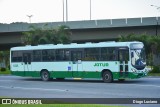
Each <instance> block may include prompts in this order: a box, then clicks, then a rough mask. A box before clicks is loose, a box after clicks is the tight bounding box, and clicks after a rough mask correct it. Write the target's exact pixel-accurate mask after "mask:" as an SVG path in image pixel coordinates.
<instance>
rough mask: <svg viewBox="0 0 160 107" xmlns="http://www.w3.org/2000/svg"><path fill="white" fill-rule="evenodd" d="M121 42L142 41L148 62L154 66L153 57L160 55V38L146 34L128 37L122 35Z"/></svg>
mask: <svg viewBox="0 0 160 107" xmlns="http://www.w3.org/2000/svg"><path fill="white" fill-rule="evenodd" d="M119 41H140V42H143V43H144V46H145V50H146V56H147V59H148V60H147V62H148V64H149V65H153V60H154V59H153V56H154V55H158V54H159V53H160V36H151V35H146V34H141V35H135V34H129V35H127V36H125V35H121V36H120V37H119Z"/></svg>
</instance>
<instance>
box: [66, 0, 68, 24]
mask: <svg viewBox="0 0 160 107" xmlns="http://www.w3.org/2000/svg"><path fill="white" fill-rule="evenodd" d="M67 21H68V2H67V0H66V22H67Z"/></svg>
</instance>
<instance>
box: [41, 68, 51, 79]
mask: <svg viewBox="0 0 160 107" xmlns="http://www.w3.org/2000/svg"><path fill="white" fill-rule="evenodd" d="M41 79H42V80H43V81H49V80H50V75H49V72H48V71H47V70H44V71H42V72H41Z"/></svg>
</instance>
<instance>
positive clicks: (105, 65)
mask: <svg viewBox="0 0 160 107" xmlns="http://www.w3.org/2000/svg"><path fill="white" fill-rule="evenodd" d="M107 66H109V64H108V63H95V64H94V67H107Z"/></svg>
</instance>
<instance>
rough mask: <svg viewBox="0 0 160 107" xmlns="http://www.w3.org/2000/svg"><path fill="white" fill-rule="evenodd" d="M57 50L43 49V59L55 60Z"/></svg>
mask: <svg viewBox="0 0 160 107" xmlns="http://www.w3.org/2000/svg"><path fill="white" fill-rule="evenodd" d="M54 60H55V51H54V50H43V51H42V61H44V62H45V61H54Z"/></svg>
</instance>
